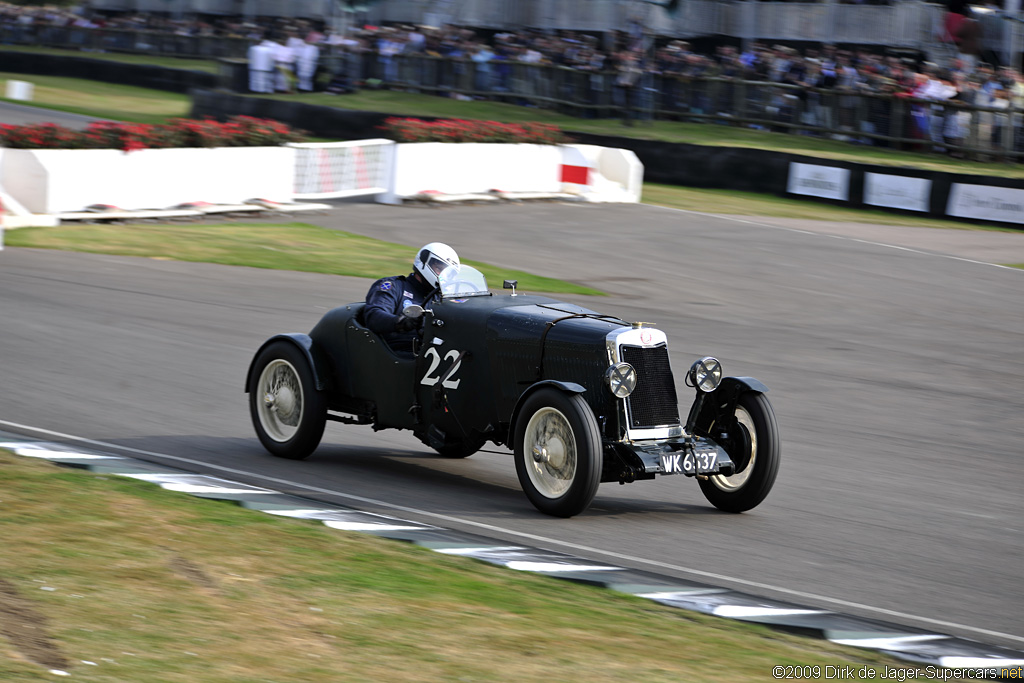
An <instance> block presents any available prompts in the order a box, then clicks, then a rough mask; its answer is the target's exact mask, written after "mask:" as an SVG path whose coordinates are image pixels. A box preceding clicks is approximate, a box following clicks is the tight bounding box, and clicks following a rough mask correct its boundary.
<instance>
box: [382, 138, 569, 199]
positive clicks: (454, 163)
mask: <svg viewBox="0 0 1024 683" xmlns="http://www.w3.org/2000/svg"><path fill="white" fill-rule="evenodd" d="M561 158H562V153H561V151H560V150H559V149H558V147H555V146H553V145H509V144H503V143H488V142H462V143H455V144H449V143H444V142H409V143H401V144H399V145H397V146H396V149H395V169H394V176H393V177H392V181H391V186H390V188H389V191H388V192H387V193H386V194H384V195H381V196H380V201H382V202H384V203H385V204H398V203H401V201H402V199H404V198H406V197H414V196H416V195H418V194H421V193H424V192H427V193H440V194H448V195H462V194H484V193H487V192H490V191H491V190H500V191H502V192H550V193H557V192H560V191H561V183H560V182H559V165H560V163H561Z"/></svg>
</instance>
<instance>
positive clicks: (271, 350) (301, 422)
mask: <svg viewBox="0 0 1024 683" xmlns="http://www.w3.org/2000/svg"><path fill="white" fill-rule="evenodd" d="M249 415H250V417H251V418H252V424H253V427H254V428H255V429H256V436H258V437H259V439H260V443H262V444H263V447H264V448H266V449H267V450H268V451H270V452H271V453H272V454H274V455H276V456H278V457H280V458H288V459H290V460H302V459H303V458H307V457H309V455H310V454H311V453H312V452H313V451H314V450H316V447H317V446H318V445H320V439H321V438H322V437H323V435H324V425H325V424H326V423H327V403H326V401H325V399H324V396H323V394H322V393H321V392H319V391H317V389H316V382H314V381H313V371H312V369H311V368H310V367H309V361H308V360H307V359H306V356H305V354H303V353H302V351H301V350H299V349H298V348H297V347H296V346H295V345H294V344H291V343H289V342H285V341H277V342H274V343H272V344H270V345H269V346H267V348H265V349H263V350H262V351H260V353H259V355H258V356H257V357H256V362H254V363H253V365H252V374H251V375H250V376H249Z"/></svg>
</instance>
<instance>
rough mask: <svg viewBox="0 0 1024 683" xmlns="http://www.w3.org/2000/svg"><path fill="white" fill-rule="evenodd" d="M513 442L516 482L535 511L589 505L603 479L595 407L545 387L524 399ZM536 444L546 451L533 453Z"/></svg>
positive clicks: (562, 512)
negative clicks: (517, 479) (593, 409)
mask: <svg viewBox="0 0 1024 683" xmlns="http://www.w3.org/2000/svg"><path fill="white" fill-rule="evenodd" d="M514 445H515V448H514V450H515V459H516V474H517V475H519V483H520V485H522V487H523V492H524V493H525V494H526V497H527V498H529V499H530V502H531V503H533V504H534V506H535V507H536V508H537V509H538V510H540V511H541V512H544V513H546V514H549V515H553V516H555V517H572V516H573V515H578V514H579V513H581V512H583V511H584V510H586V509H587V506H588V505H590V501H591V500H593V499H594V495H595V494H596V493H597V486H598V484H600V483H601V460H602V450H601V448H602V446H601V432H600V430H599V429H598V426H597V419H596V418H595V417H594V411H592V410H591V409H590V406H589V405H587V402H586V401H584V400H583V398H582V397H581V396H579V395H577V394H567V393H565V392H562V391H560V390H558V389H554V388H543V389H540V390H539V391H537V392H536V393H535V394H533V395H532V396H530V397H529V398H527V399H526V402H525V403H524V404H523V407H522V410H521V411H520V412H519V417H518V419H517V420H516V425H515V441H514ZM535 446H536V447H538V449H541V448H543V449H544V451H543V452H539V451H538V453H537V454H536V455H534V447H535ZM549 446H550V447H551V448H552V452H548V451H547V448H548V447H549ZM541 458H545V459H546V460H543V461H542V460H541Z"/></svg>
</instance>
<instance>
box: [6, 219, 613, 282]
mask: <svg viewBox="0 0 1024 683" xmlns="http://www.w3.org/2000/svg"><path fill="white" fill-rule="evenodd" d="M5 241H6V243H7V245H8V246H11V247H36V248H41V249H60V250H63V251H83V252H90V253H96V254H117V255H120V256H146V257H152V258H165V259H172V260H176V261H199V262H204V263H220V264H223V265H229V266H249V267H251V268H271V269H275V270H300V271H306V272H311V273H329V274H331V275H351V276H355V277H366V278H373V279H376V278H379V277H385V276H388V275H394V274H396V273H407V272H409V270H410V266H409V264H410V263H412V257H413V256H414V251H415V247H408V246H404V245H401V244H394V243H391V242H382V241H380V240H375V239H373V238H370V237H363V236H362V235H354V234H352V233H347V232H341V231H339V230H329V229H327V228H321V227H319V226H315V225H309V224H307V223H287V224H268V223H222V224H218V225H191V224H189V225H183V224H174V223H168V224H159V225H150V224H147V225H110V224H81V225H62V226H60V227H56V228H21V229H18V230H11V231H9V232H7V233H6V237H5ZM466 263H468V264H469V265H472V266H474V267H475V268H478V269H480V271H481V272H482V273H483V274H484V275H485V276H486V277H487V281H488V282H489V283H490V284H491V286H495V285H496V284H500V283H501V281H502V280H519V286H520V287H521V288H523V289H524V290H529V291H534V292H549V293H555V294H589V295H603V294H604V292H601V291H599V290H597V289H593V288H591V287H585V286H583V285H577V284H573V283H571V282H565V281H562V280H557V279H554V278H548V277H541V276H538V275H532V274H530V273H524V272H522V271H517V270H510V269H506V268H498V267H496V266H492V265H489V264H485V263H480V262H476V261H466Z"/></svg>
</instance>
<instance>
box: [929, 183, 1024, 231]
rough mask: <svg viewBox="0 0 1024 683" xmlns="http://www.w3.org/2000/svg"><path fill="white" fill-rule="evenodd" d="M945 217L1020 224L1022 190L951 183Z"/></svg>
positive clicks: (1023, 220)
mask: <svg viewBox="0 0 1024 683" xmlns="http://www.w3.org/2000/svg"><path fill="white" fill-rule="evenodd" d="M946 213H948V214H949V215H950V216H959V217H960V218H978V219H981V220H987V221H1002V222H1004V223H1024V190H1015V189H1013V188H1012V187H992V186H991V185H966V184H964V183H953V187H952V188H951V189H950V191H949V204H948V205H947V206H946Z"/></svg>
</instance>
